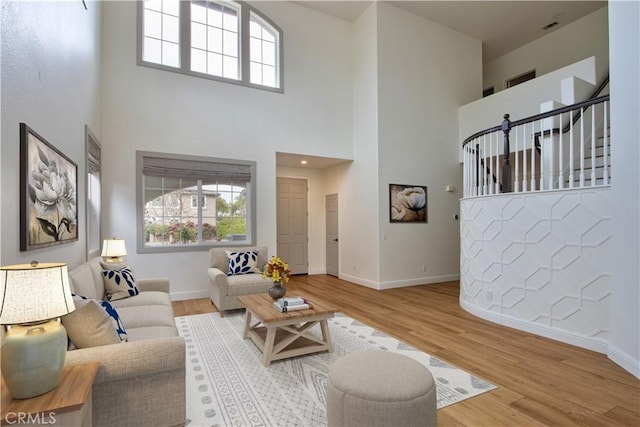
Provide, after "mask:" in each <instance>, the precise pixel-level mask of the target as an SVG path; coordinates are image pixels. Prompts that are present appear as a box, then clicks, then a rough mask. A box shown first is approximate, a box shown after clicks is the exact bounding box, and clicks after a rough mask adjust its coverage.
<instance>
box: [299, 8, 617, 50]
mask: <svg viewBox="0 0 640 427" xmlns="http://www.w3.org/2000/svg"><path fill="white" fill-rule="evenodd" d="M380 1H382V0H380ZM294 3H297V4H300V5H303V6H306V7H309V8H311V9H315V10H317V11H320V12H323V13H326V14H329V15H332V16H335V17H337V18H340V19H344V20H347V21H354V20H356V19H357V18H358V16H360V14H361V13H362V12H363V11H364V10H365V9H366V8H367V7H369V6H370V5H371V3H373V1H347V0H345V1H304V0H303V1H296V2H294ZM388 3H391V4H393V5H395V6H397V7H399V8H401V9H404V10H407V11H409V12H412V13H415V14H416V15H419V16H422V17H424V18H427V19H429V20H431V21H434V22H437V23H439V24H442V25H444V26H446V27H449V28H452V29H454V30H457V31H460V32H461V33H464V34H467V35H469V36H471V37H474V38H476V39H479V40H482V51H483V59H484V61H485V62H487V61H491V60H492V59H495V58H497V57H499V56H501V55H504V54H505V53H507V52H510V51H512V50H514V49H516V48H518V47H520V46H523V45H525V44H527V43H529V42H531V41H533V40H535V39H537V38H540V37H542V36H544V35H546V34H548V33H550V32H552V31H555V30H557V29H558V28H562V27H563V26H564V25H567V24H569V23H571V22H573V21H576V20H578V19H580V18H582V17H583V16H586V15H588V14H590V13H592V12H595V11H596V10H598V9H600V8H602V7H605V6H606V5H607V2H606V1H482V0H475V1H400V0H389V1H388ZM553 22H557V23H558V24H557V25H555V26H553V27H552V28H550V29H548V30H543V27H544V26H545V25H548V24H551V23H553Z"/></svg>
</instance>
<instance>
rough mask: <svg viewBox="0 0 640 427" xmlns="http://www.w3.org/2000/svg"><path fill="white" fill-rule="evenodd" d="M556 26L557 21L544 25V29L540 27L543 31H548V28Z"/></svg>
mask: <svg viewBox="0 0 640 427" xmlns="http://www.w3.org/2000/svg"><path fill="white" fill-rule="evenodd" d="M556 25H558V21H553V22H552V23H550V24H547V25H545V26H544V27H542V29H543V30H548V29H549V28H553V27H555V26H556Z"/></svg>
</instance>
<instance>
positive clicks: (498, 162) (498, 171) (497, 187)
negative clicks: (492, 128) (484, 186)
mask: <svg viewBox="0 0 640 427" xmlns="http://www.w3.org/2000/svg"><path fill="white" fill-rule="evenodd" d="M495 136H496V182H495V189H494V194H500V169H502V167H501V165H500V132H496V133H495Z"/></svg>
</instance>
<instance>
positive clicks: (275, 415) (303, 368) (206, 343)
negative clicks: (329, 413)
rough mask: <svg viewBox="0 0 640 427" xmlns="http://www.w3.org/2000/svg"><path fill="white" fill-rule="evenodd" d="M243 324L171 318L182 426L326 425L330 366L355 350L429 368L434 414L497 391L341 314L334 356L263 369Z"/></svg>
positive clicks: (229, 319) (233, 318) (237, 318)
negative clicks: (179, 366) (182, 379)
mask: <svg viewBox="0 0 640 427" xmlns="http://www.w3.org/2000/svg"><path fill="white" fill-rule="evenodd" d="M243 321H244V317H243V314H242V313H235V314H228V315H226V316H225V317H222V318H221V317H220V315H219V314H218V313H208V314H198V315H193V316H183V317H177V318H176V324H177V326H178V331H179V332H180V335H182V336H183V337H185V340H186V346H187V378H186V393H187V426H191V427H205V426H221V427H226V426H306V427H316V426H325V425H326V424H327V420H326V402H325V399H326V383H327V375H328V372H329V367H330V366H331V364H332V363H333V362H334V361H335V360H336V359H337V358H339V357H341V356H344V355H345V354H348V353H351V352H354V351H359V350H382V351H393V352H396V353H400V354H404V355H407V356H409V357H411V358H413V359H415V360H417V361H419V362H420V363H422V364H423V365H425V366H426V367H428V368H429V370H430V371H431V374H432V375H433V378H434V380H435V381H436V389H437V396H438V409H440V408H443V407H445V406H447V405H451V404H452V403H456V402H459V401H461V400H464V399H468V398H470V397H473V396H477V395H478V394H480V393H484V392H485V391H488V390H492V389H494V388H495V386H494V385H492V384H490V383H488V382H486V381H484V380H482V379H480V378H477V377H474V376H473V375H470V374H468V373H467V372H465V371H462V370H460V369H458V368H456V367H455V366H451V365H449V364H447V363H445V362H442V361H441V360H438V359H436V358H435V357H432V356H430V355H428V354H426V353H423V352H421V351H420V350H417V349H415V348H413V347H411V346H410V345H408V344H405V343H403V342H400V341H398V340H396V339H394V338H391V337H389V336H388V335H385V334H383V333H382V332H380V331H377V330H375V329H373V328H371V327H369V326H367V325H365V324H363V323H360V322H358V321H357V320H354V319H352V318H350V317H347V316H344V315H343V314H341V313H338V314H337V315H336V317H334V318H333V319H330V320H329V329H330V331H331V339H332V342H333V348H334V350H333V352H332V353H326V352H325V353H317V354H315V355H308V356H300V357H295V358H292V359H284V360H279V361H275V362H272V363H271V365H270V366H269V367H268V368H266V367H264V366H263V365H262V362H261V361H260V357H261V353H260V350H258V348H257V347H256V346H255V345H254V344H253V342H252V341H251V340H249V339H246V340H243V339H242V337H241V336H242V329H243ZM314 328H316V329H315V330H314V332H315V333H316V334H317V335H320V328H319V327H318V326H317V325H316V326H315V327H314Z"/></svg>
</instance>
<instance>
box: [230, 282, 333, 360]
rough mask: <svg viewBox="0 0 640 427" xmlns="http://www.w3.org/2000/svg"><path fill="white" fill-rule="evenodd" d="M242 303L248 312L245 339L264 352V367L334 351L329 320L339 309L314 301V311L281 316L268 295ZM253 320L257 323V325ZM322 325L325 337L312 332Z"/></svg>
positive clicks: (245, 298) (246, 298) (244, 298)
mask: <svg viewBox="0 0 640 427" xmlns="http://www.w3.org/2000/svg"><path fill="white" fill-rule="evenodd" d="M238 301H240V304H242V305H243V306H244V307H245V308H246V309H247V310H246V312H245V315H244V332H243V334H242V338H250V339H251V341H253V342H254V343H255V344H256V346H258V348H259V349H260V350H261V351H262V363H263V364H264V366H269V364H270V363H271V362H273V361H274V360H280V359H286V358H288V357H295V356H302V355H304V354H310V353H317V352H321V351H332V350H333V346H332V345H331V335H330V334H329V324H328V323H327V319H330V318H332V317H333V315H334V313H337V312H338V311H340V310H339V309H338V308H337V307H334V306H332V305H331V304H328V303H326V302H324V301H321V300H318V299H313V300H311V303H312V304H313V308H310V309H307V310H300V311H292V312H288V313H280V312H279V311H278V310H276V309H275V308H274V307H273V299H272V298H271V297H270V296H269V295H268V294H257V295H242V296H239V297H238ZM253 318H255V319H256V320H257V323H256V324H254V325H252V324H251V323H252V319H253ZM318 323H319V324H320V331H321V332H322V336H321V337H318V336H316V335H314V334H311V333H309V329H311V328H312V327H313V326H315V325H316V324H318Z"/></svg>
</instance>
